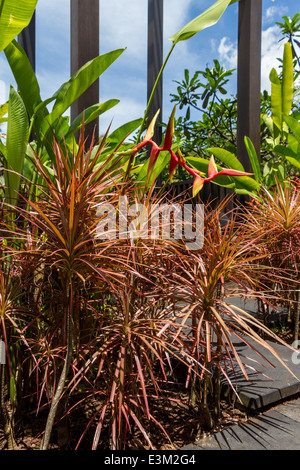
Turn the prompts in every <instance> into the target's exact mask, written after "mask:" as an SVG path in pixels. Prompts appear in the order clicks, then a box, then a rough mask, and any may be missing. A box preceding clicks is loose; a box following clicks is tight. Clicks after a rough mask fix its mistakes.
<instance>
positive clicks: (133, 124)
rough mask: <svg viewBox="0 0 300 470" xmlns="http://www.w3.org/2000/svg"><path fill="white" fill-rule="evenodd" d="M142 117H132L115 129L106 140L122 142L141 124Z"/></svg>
mask: <svg viewBox="0 0 300 470" xmlns="http://www.w3.org/2000/svg"><path fill="white" fill-rule="evenodd" d="M142 121H143V119H142V118H140V119H134V120H133V121H129V122H127V123H126V124H123V125H122V126H120V127H118V128H117V129H115V130H114V131H113V132H112V133H111V134H110V135H109V136H108V138H107V141H108V142H114V143H118V144H119V143H120V142H123V141H124V140H125V139H126V138H127V137H128V136H129V135H131V134H132V133H133V132H134V131H136V130H137V129H138V128H139V127H140V125H141V124H142Z"/></svg>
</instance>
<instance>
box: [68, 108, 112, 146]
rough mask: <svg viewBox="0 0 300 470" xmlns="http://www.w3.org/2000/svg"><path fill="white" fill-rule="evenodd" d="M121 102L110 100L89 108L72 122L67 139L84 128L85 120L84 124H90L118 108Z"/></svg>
mask: <svg viewBox="0 0 300 470" xmlns="http://www.w3.org/2000/svg"><path fill="white" fill-rule="evenodd" d="M119 102H120V100H108V101H105V102H104V103H97V104H94V105H93V106H90V107H89V108H87V109H86V110H85V111H83V112H82V113H80V114H79V115H78V116H77V117H76V118H75V119H74V121H73V122H72V124H71V126H70V128H69V130H68V132H67V135H66V137H68V136H69V135H71V134H74V133H75V132H77V131H78V130H79V129H80V127H81V126H82V122H83V120H84V124H85V125H86V124H88V123H89V122H92V121H93V120H94V119H96V118H97V117H98V116H100V115H101V114H103V113H105V112H106V111H108V110H109V109H111V108H113V107H114V106H116V105H117V104H118V103H119Z"/></svg>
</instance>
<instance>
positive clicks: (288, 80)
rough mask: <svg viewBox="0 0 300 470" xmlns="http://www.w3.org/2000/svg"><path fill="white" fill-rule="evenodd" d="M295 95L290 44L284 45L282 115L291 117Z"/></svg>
mask: <svg viewBox="0 0 300 470" xmlns="http://www.w3.org/2000/svg"><path fill="white" fill-rule="evenodd" d="M293 93H294V66H293V52H292V46H291V44H290V43H289V42H286V43H285V45H284V53H283V68H282V115H287V116H288V115H289V114H290V112H291V109H292V103H293Z"/></svg>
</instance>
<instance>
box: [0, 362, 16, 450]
mask: <svg viewBox="0 0 300 470" xmlns="http://www.w3.org/2000/svg"><path fill="white" fill-rule="evenodd" d="M4 393H5V365H4V364H0V423H1V424H2V425H3V429H4V436H5V439H6V440H7V447H8V450H16V449H17V448H18V446H17V444H16V441H15V438H14V430H13V422H12V419H11V418H10V416H9V413H8V411H7V408H6V404H5V396H4Z"/></svg>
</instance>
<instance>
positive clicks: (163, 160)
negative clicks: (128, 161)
mask: <svg viewBox="0 0 300 470" xmlns="http://www.w3.org/2000/svg"><path fill="white" fill-rule="evenodd" d="M170 158H171V156H170V153H169V152H168V151H164V152H160V153H159V155H158V157H157V160H156V163H155V165H154V167H153V168H152V171H151V173H150V175H149V178H148V181H147V173H148V165H149V158H148V160H147V161H146V162H145V163H144V164H143V165H142V166H141V168H140V171H139V173H138V175H137V178H136V180H137V183H138V184H141V183H147V186H150V185H151V183H152V178H153V177H154V176H155V178H157V177H158V176H159V175H160V174H161V172H162V171H163V170H164V168H165V167H166V166H167V165H168V163H169V162H170Z"/></svg>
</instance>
